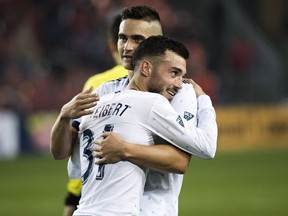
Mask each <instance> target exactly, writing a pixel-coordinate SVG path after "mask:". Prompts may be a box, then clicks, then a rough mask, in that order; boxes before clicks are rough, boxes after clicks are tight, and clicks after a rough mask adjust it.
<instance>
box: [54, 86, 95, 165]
mask: <svg viewBox="0 0 288 216" xmlns="http://www.w3.org/2000/svg"><path fill="white" fill-rule="evenodd" d="M91 91H92V88H91V89H88V90H87V91H84V92H82V93H79V94H78V95H76V96H75V97H74V98H73V99H72V100H71V101H69V102H68V103H66V104H65V105H64V106H63V107H62V108H61V111H60V114H59V115H58V117H57V119H56V121H55V123H54V125H53V127H52V130H51V134H50V152H51V154H52V155H53V157H54V159H56V160H62V159H65V158H67V157H68V156H70V155H71V152H72V149H73V143H74V142H75V140H76V138H77V130H75V129H74V128H73V127H72V126H71V121H72V119H76V118H79V117H81V116H83V115H89V114H91V112H92V111H91V110H89V109H90V108H91V107H93V106H95V104H96V102H97V101H98V100H99V98H98V96H97V95H96V94H93V93H91Z"/></svg>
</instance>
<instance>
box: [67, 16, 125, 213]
mask: <svg viewBox="0 0 288 216" xmlns="http://www.w3.org/2000/svg"><path fill="white" fill-rule="evenodd" d="M120 23H121V15H120V14H119V15H116V16H115V17H114V19H113V20H112V22H111V24H110V27H109V29H108V46H109V49H110V51H111V54H112V57H113V59H114V61H115V63H116V65H115V66H114V67H113V68H111V69H110V70H107V71H105V72H102V73H99V74H95V75H93V76H91V77H90V78H88V80H87V81H86V83H85V84H84V87H83V91H85V90H87V89H89V88H91V86H92V87H93V89H96V88H97V87H98V86H99V85H101V84H102V83H104V82H107V81H110V80H115V79H118V78H120V77H124V76H127V75H128V71H127V69H125V68H124V67H123V66H122V65H121V59H120V56H119V53H118V49H117V41H118V31H119V25H120ZM81 188H82V182H81V179H69V181H68V184H67V195H66V197H65V207H64V216H72V214H73V212H74V211H75V209H76V207H77V205H78V203H79V199H80V197H81Z"/></svg>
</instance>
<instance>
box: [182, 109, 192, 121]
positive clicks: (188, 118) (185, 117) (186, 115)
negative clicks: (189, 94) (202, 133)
mask: <svg viewBox="0 0 288 216" xmlns="http://www.w3.org/2000/svg"><path fill="white" fill-rule="evenodd" d="M193 117H194V115H193V114H192V113H190V112H187V111H185V112H184V119H186V120H187V121H189V120H191V119H192V118H193Z"/></svg>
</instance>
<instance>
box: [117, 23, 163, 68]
mask: <svg viewBox="0 0 288 216" xmlns="http://www.w3.org/2000/svg"><path fill="white" fill-rule="evenodd" d="M162 34H163V33H162V28H161V25H160V23H159V22H157V21H152V22H147V21H144V20H134V19H127V20H123V21H122V22H121V24H120V26H119V34H118V36H119V37H118V51H119V54H120V57H121V60H122V65H123V66H124V68H126V69H127V70H131V69H132V68H131V63H132V56H133V53H134V50H135V49H136V48H137V46H138V45H139V44H140V43H141V42H142V41H143V40H145V39H146V38H148V37H150V36H154V35H162Z"/></svg>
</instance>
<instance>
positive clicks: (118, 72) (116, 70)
mask: <svg viewBox="0 0 288 216" xmlns="http://www.w3.org/2000/svg"><path fill="white" fill-rule="evenodd" d="M126 75H128V71H127V69H125V68H124V67H123V66H122V65H116V66H114V67H113V68H111V69H110V70H107V71H105V72H103V73H98V74H95V75H93V76H91V77H90V78H89V79H88V80H87V81H86V83H85V84H84V87H83V91H85V90H87V89H89V88H90V87H91V86H93V89H96V88H97V87H98V86H99V85H101V84H102V83H104V82H107V81H110V80H115V79H118V78H120V77H123V76H126Z"/></svg>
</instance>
